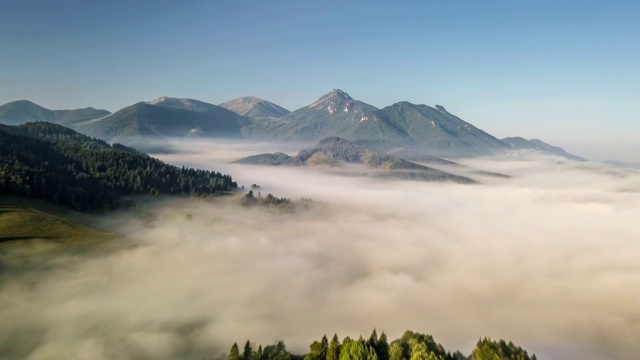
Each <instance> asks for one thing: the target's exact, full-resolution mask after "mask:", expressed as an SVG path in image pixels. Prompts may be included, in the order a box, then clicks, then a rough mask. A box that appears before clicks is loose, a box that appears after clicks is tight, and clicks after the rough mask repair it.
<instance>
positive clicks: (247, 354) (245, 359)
mask: <svg viewBox="0 0 640 360" xmlns="http://www.w3.org/2000/svg"><path fill="white" fill-rule="evenodd" d="M252 351H253V349H252V347H251V341H249V340H247V342H246V343H245V344H244V351H242V360H252V359H251V353H252Z"/></svg>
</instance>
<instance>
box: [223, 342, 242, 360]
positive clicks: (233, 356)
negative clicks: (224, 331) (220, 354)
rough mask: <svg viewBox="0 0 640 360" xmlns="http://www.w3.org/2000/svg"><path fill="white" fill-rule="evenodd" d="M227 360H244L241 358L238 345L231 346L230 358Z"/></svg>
mask: <svg viewBox="0 0 640 360" xmlns="http://www.w3.org/2000/svg"><path fill="white" fill-rule="evenodd" d="M227 359H228V360H242V358H241V357H240V350H239V349H238V344H237V343H233V345H231V350H229V356H228V357H227Z"/></svg>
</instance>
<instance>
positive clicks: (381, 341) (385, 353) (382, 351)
mask: <svg viewBox="0 0 640 360" xmlns="http://www.w3.org/2000/svg"><path fill="white" fill-rule="evenodd" d="M376 354H377V355H378V360H389V341H388V340H387V334H385V333H384V331H383V332H382V334H380V338H378V343H377V345H376Z"/></svg>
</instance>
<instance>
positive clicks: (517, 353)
mask: <svg viewBox="0 0 640 360" xmlns="http://www.w3.org/2000/svg"><path fill="white" fill-rule="evenodd" d="M226 360H536V356H535V355H533V354H532V355H529V354H528V353H527V351H526V350H524V349H522V348H521V347H519V346H516V345H515V344H514V343H512V342H510V341H509V342H507V341H505V340H497V341H495V340H491V339H488V338H483V339H480V340H479V341H478V342H477V344H476V346H475V348H474V349H473V351H472V353H471V354H470V355H468V356H466V355H464V354H462V353H461V352H460V351H455V352H450V351H446V350H445V349H444V347H443V346H442V345H441V344H439V343H437V342H435V340H434V339H433V337H432V336H431V335H427V334H420V333H417V332H413V331H410V330H407V331H405V333H404V334H403V335H402V337H400V338H399V339H396V340H394V341H391V342H389V340H388V339H387V335H386V334H385V333H384V332H383V333H382V334H380V336H378V334H377V332H376V330H375V329H374V330H373V332H372V333H371V336H370V337H369V338H368V339H365V338H363V337H362V336H360V337H359V338H358V339H352V338H349V337H345V338H344V339H343V340H342V341H340V340H339V338H338V335H337V334H334V335H333V337H332V338H331V341H329V340H328V338H327V336H326V335H324V336H322V339H320V340H319V341H314V342H312V343H311V344H310V345H309V352H308V353H307V354H305V355H294V354H292V353H290V352H289V351H288V350H287V349H286V346H285V344H284V342H283V341H278V342H277V343H275V344H273V345H268V346H265V347H264V348H263V347H262V345H259V346H258V348H257V349H254V346H253V344H252V343H251V341H249V340H247V342H246V343H245V345H244V348H243V351H242V353H240V348H239V347H238V344H237V343H234V344H233V345H232V346H231V349H230V350H229V354H228V356H227V359H226Z"/></svg>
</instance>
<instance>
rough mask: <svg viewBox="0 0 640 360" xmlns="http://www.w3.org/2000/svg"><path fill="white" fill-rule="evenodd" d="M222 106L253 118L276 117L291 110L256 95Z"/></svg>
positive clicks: (228, 102) (234, 100) (231, 101)
mask: <svg viewBox="0 0 640 360" xmlns="http://www.w3.org/2000/svg"><path fill="white" fill-rule="evenodd" d="M220 106H222V107H223V108H225V109H227V110H231V111H233V112H235V113H236V114H239V115H242V116H246V117H248V118H251V119H276V118H279V117H282V116H285V115H287V114H288V113H289V112H290V111H289V110H287V109H285V108H283V107H281V106H279V105H276V104H274V103H272V102H269V101H267V100H264V99H261V98H259V97H255V96H245V97H241V98H237V99H233V100H229V101H227V102H226V103H223V104H220Z"/></svg>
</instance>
